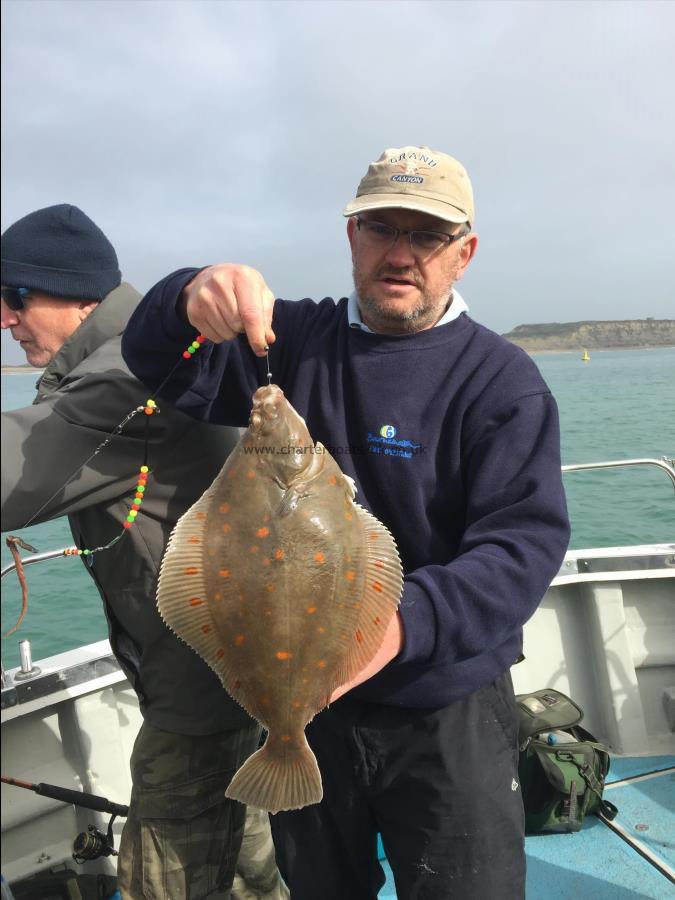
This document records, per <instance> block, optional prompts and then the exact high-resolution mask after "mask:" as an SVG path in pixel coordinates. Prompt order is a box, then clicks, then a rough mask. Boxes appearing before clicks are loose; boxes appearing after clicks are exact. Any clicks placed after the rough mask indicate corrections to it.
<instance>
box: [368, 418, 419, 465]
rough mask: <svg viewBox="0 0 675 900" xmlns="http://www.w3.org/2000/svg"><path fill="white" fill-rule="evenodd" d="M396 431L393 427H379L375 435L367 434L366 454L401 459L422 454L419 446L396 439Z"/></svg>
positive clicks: (405, 440) (412, 442) (402, 439)
mask: <svg viewBox="0 0 675 900" xmlns="http://www.w3.org/2000/svg"><path fill="white" fill-rule="evenodd" d="M397 434H398V431H397V429H396V428H395V427H394V426H393V425H381V426H380V428H379V429H378V431H377V433H376V434H373V432H371V431H369V432H368V437H367V441H368V452H369V453H374V454H375V455H377V456H398V457H402V458H403V459H412V458H413V456H418V455H419V454H420V453H424V448H423V447H422V445H421V444H416V443H415V442H414V441H409V440H407V439H405V438H397V437H396V435H397Z"/></svg>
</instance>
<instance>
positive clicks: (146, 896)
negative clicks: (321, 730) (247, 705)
mask: <svg viewBox="0 0 675 900" xmlns="http://www.w3.org/2000/svg"><path fill="white" fill-rule="evenodd" d="M259 737H260V729H259V728H258V727H257V726H251V727H249V728H243V729H241V728H240V729H235V730H232V731H225V732H221V733H220V734H215V735H208V736H203V737H202V736H200V737H194V736H190V735H179V734H170V733H169V732H165V731H160V730H159V729H157V728H154V727H153V726H151V725H149V724H148V723H147V722H144V723H143V725H142V726H141V730H140V732H139V734H138V737H137V739H136V743H135V744H134V750H133V753H132V756H131V780H132V785H133V787H132V792H131V802H130V805H129V815H128V817H127V821H126V823H125V826H124V830H123V832H122V839H121V842H120V855H119V860H118V888H119V890H120V893H121V895H122V898H123V900H202V898H209V900H216V898H218V900H221V898H222V900H225V898H229V897H230V889H231V887H232V882H233V879H234V875H235V869H236V867H237V860H238V858H239V855H240V847H241V845H242V838H243V835H244V822H245V818H246V807H244V806H243V805H242V804H241V803H237V802H235V801H233V800H229V799H227V798H226V797H225V796H224V790H225V787H226V786H227V784H228V783H229V781H230V779H231V778H232V776H233V774H234V772H235V771H236V770H237V769H238V768H239V766H240V765H241V764H242V763H243V762H244V760H245V759H247V757H249V756H250V755H251V753H253V751H254V750H255V749H256V748H257V746H258V741H259ZM258 812H259V811H257V810H252V811H251V815H250V818H251V823H252V825H251V830H252V833H253V832H256V837H255V838H254V839H253V837H252V840H251V841H248V847H249V853H248V856H249V858H250V859H251V865H247V860H246V859H244V858H243V857H242V858H241V859H240V862H239V866H240V867H242V866H243V870H244V872H246V871H247V872H248V874H247V875H246V876H245V877H246V879H252V881H251V883H252V886H253V887H254V888H255V889H256V890H257V888H258V886H260V887H261V888H264V889H267V888H268V887H269V889H270V890H272V889H273V885H275V884H276V883H277V881H280V878H279V875H278V871H277V869H276V862H275V860H274V848H273V846H272V839H271V834H270V831H269V823H268V821H267V816H266V815H265V817H264V822H263V821H262V820H261V819H260V818H259V816H258V815H257V813H258ZM281 884H282V885H283V882H281ZM245 885H246V881H245V882H244V887H245ZM245 896H247V895H246V894H243V893H242V897H245ZM251 896H252V897H258V896H266V894H264V893H262V894H261V893H253V894H252V895H251ZM273 896H274V895H270V900H272V897H273ZM283 896H284V895H283V894H279V897H280V898H281V897H283Z"/></svg>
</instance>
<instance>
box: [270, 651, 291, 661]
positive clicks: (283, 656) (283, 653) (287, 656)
mask: <svg viewBox="0 0 675 900" xmlns="http://www.w3.org/2000/svg"><path fill="white" fill-rule="evenodd" d="M274 655H275V656H276V658H277V659H290V658H291V657H292V656H293V654H292V653H291V652H290V650H277V652H276V653H275V654H274Z"/></svg>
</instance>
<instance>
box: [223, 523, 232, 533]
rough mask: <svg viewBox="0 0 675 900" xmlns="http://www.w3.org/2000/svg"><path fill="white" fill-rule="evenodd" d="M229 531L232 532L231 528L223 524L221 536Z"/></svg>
mask: <svg viewBox="0 0 675 900" xmlns="http://www.w3.org/2000/svg"><path fill="white" fill-rule="evenodd" d="M230 531H232V526H231V525H230V524H228V523H227V522H225V523H223V534H227V533H228V532H230Z"/></svg>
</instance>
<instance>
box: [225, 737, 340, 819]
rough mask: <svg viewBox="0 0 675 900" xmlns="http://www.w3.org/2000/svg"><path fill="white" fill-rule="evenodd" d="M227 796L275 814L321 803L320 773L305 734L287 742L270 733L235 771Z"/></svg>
mask: <svg viewBox="0 0 675 900" xmlns="http://www.w3.org/2000/svg"><path fill="white" fill-rule="evenodd" d="M225 796H226V797H230V798H231V799H232V800H239V801H240V802H241V803H246V804H247V805H248V806H256V807H258V808H259V809H266V810H268V812H272V813H275V812H280V811H281V810H282V809H300V807H302V806H308V805H309V804H310V803H318V802H319V801H320V800H321V798H322V797H323V788H322V785H321V773H320V772H319V766H318V765H317V761H316V757H315V756H314V754H313V753H312V751H311V749H310V747H309V744H308V743H307V740H306V738H305V735H304V733H301V734H299V735H298V736H297V737H296V738H295V739H294V740H292V741H288V740H287V741H286V742H285V743H282V740H279V739H276V740H275V739H274V738H271V735H268V737H267V740H266V741H265V744H264V745H263V746H262V747H261V748H260V750H257V751H256V752H255V753H254V754H253V755H252V756H250V757H249V758H248V759H247V760H246V762H245V763H244V764H243V766H242V767H241V768H240V769H239V770H238V771H237V772H236V773H235V775H234V778H233V779H232V781H231V782H230V783H229V785H228V787H227V790H226V791H225Z"/></svg>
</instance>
